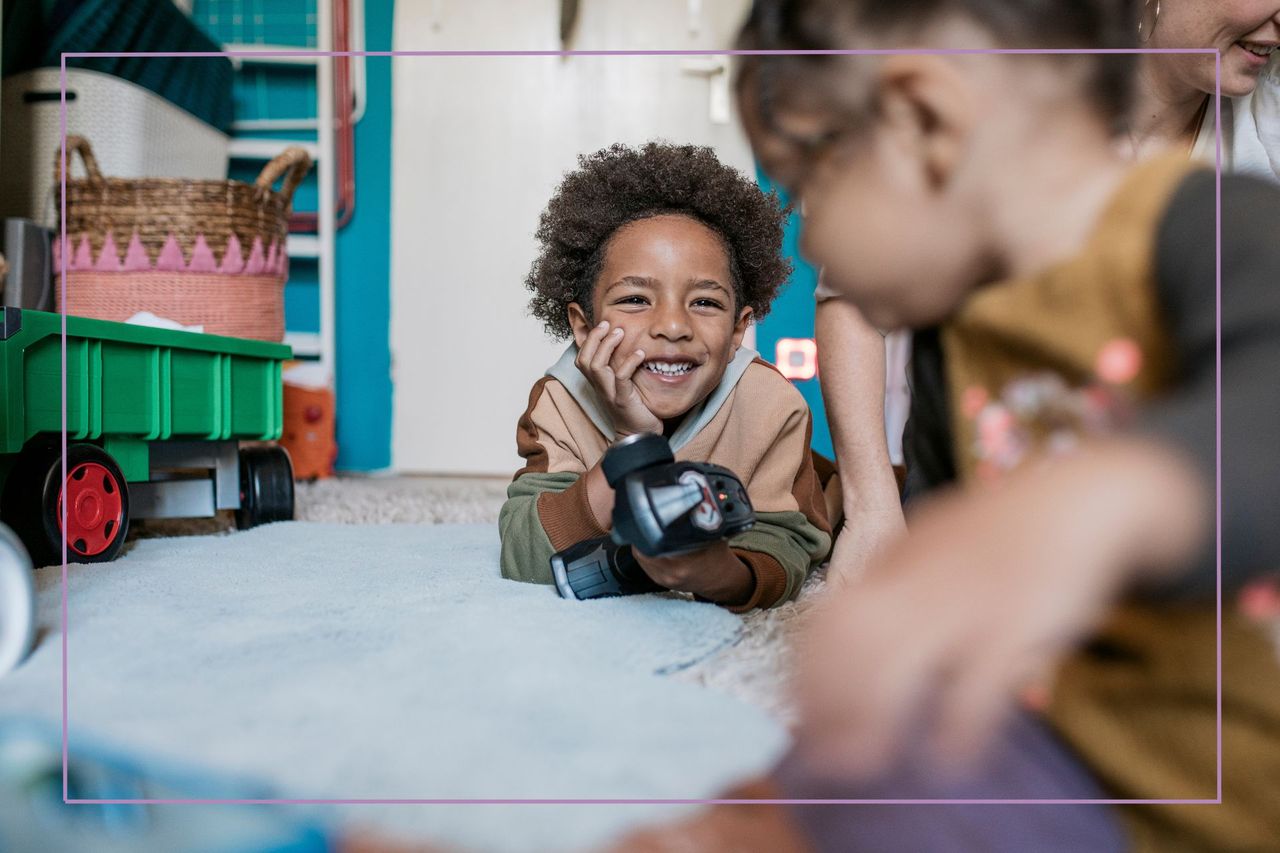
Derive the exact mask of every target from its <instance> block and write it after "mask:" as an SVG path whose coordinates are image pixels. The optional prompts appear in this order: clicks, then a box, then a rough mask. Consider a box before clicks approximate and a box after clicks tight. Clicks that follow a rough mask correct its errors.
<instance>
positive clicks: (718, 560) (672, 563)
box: [635, 539, 754, 604]
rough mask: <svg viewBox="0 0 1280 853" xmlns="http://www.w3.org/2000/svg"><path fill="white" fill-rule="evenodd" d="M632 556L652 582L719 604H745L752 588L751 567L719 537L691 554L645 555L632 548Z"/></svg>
mask: <svg viewBox="0 0 1280 853" xmlns="http://www.w3.org/2000/svg"><path fill="white" fill-rule="evenodd" d="M635 558H636V562H638V563H639V564H640V568H642V569H644V573H645V574H646V575H648V576H649V577H650V578H652V579H653V581H654V583H657V584H659V585H660V586H665V587H666V588H667V589H674V590H676V591H678V592H691V593H694V594H695V595H700V596H702V597H703V598H707V599H710V600H711V601H715V602H718V603H721V604H738V603H745V602H746V601H747V599H749V598H750V597H751V593H752V591H753V589H754V587H753V584H754V578H753V577H752V574H751V570H750V569H748V568H747V566H746V564H744V563H743V562H742V561H741V560H739V559H738V558H737V557H735V556H734V554H733V551H732V550H731V549H730V548H729V543H728V542H725V541H724V540H723V539H722V540H720V541H719V542H713V543H712V544H711V545H708V546H707V547H706V548H702V549H700V550H698V551H694V552H693V553H691V554H678V555H676V556H673V557H646V556H645V555H644V554H641V553H640V551H639V550H636V551H635Z"/></svg>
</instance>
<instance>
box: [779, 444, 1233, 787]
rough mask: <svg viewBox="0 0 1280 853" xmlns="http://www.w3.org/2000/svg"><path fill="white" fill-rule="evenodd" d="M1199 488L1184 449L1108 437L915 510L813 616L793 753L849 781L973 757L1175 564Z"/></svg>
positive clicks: (1199, 526) (1187, 552) (1197, 523)
mask: <svg viewBox="0 0 1280 853" xmlns="http://www.w3.org/2000/svg"><path fill="white" fill-rule="evenodd" d="M1207 491H1208V490H1207V488H1206V487H1205V485H1204V484H1203V483H1201V481H1200V480H1199V478H1198V477H1197V476H1196V475H1195V473H1194V472H1193V471H1192V469H1191V467H1190V465H1189V464H1188V463H1187V462H1185V461H1184V460H1183V459H1182V457H1181V456H1179V455H1176V454H1175V453H1173V452H1171V451H1166V450H1165V449H1163V448H1161V447H1157V446H1154V445H1152V444H1150V443H1147V442H1141V441H1136V440H1123V441H1118V440H1117V441H1108V442H1106V443H1104V444H1099V445H1097V446H1093V447H1087V448H1082V449H1081V450H1079V451H1078V452H1076V453H1074V454H1072V455H1070V456H1067V457H1061V458H1055V459H1053V460H1048V461H1044V462H1041V463H1038V464H1035V465H1032V466H1028V467H1027V468H1025V469H1022V470H1019V471H1016V472H1014V473H1012V474H1010V475H1009V476H1008V477H1007V478H1005V479H1004V480H1002V481H1000V482H998V483H996V484H994V485H992V484H984V485H983V486H981V487H975V488H972V489H968V490H964V491H952V492H950V493H946V494H940V496H939V497H937V498H934V499H932V500H930V501H928V502H926V504H925V505H924V506H922V507H920V509H919V510H918V511H917V512H915V513H914V514H913V515H912V516H911V519H910V534H909V535H908V536H906V537H904V538H903V539H901V540H899V541H897V542H896V543H895V544H893V545H892V546H891V547H890V548H889V549H888V550H886V551H885V552H884V553H883V554H881V555H880V556H879V557H877V558H876V560H875V563H874V565H873V566H872V567H871V568H870V569H869V570H868V571H867V573H866V574H865V575H863V576H862V577H861V578H859V579H857V580H856V581H854V582H852V583H848V584H846V585H844V587H843V588H842V589H835V590H833V591H832V593H831V594H830V595H829V596H828V597H827V598H826V599H825V600H824V601H823V602H822V603H821V604H820V605H819V606H818V607H816V608H815V610H814V611H813V613H812V617H811V619H812V621H811V622H810V624H809V626H808V628H807V630H806V632H805V634H804V635H803V638H802V640H801V648H800V656H799V657H800V660H801V667H800V671H799V673H798V676H797V683H796V688H797V690H798V692H799V696H798V698H799V702H800V706H801V714H802V723H801V731H800V733H799V741H798V747H797V750H798V754H799V756H800V758H801V759H802V760H804V761H806V762H808V763H809V764H810V765H811V766H812V767H813V768H814V769H815V770H817V771H819V772H828V773H835V774H839V775H841V776H845V777H849V778H851V779H869V778H872V777H874V776H876V775H878V774H880V773H881V772H883V771H885V770H887V769H889V768H890V766H891V765H892V763H893V762H894V761H895V760H898V759H900V758H901V757H902V756H904V755H906V754H908V753H910V754H912V755H914V756H919V755H921V754H923V755H925V756H926V757H927V760H929V761H930V762H931V763H932V762H936V763H937V766H938V767H939V768H940V769H945V768H960V767H962V766H964V765H965V764H966V763H967V762H968V761H970V760H972V759H975V758H977V757H978V756H979V755H980V754H981V753H982V751H983V749H984V747H985V746H986V745H987V744H988V743H989V741H990V738H991V736H992V734H993V733H994V730H995V728H996V727H997V726H998V725H999V723H1000V721H1001V719H1002V716H1003V714H1004V713H1006V712H1007V711H1008V710H1009V709H1010V707H1011V706H1012V705H1013V703H1014V702H1015V701H1016V699H1017V697H1018V695H1019V694H1020V693H1021V692H1023V691H1024V689H1026V688H1028V687H1031V686H1032V685H1034V684H1035V683H1036V682H1037V681H1038V680H1040V679H1042V678H1043V677H1044V676H1045V675H1046V674H1047V673H1048V672H1049V671H1050V670H1051V669H1052V667H1053V665H1054V664H1055V663H1056V662H1057V661H1058V660H1059V659H1060V658H1061V657H1062V656H1063V655H1064V654H1065V653H1067V652H1069V651H1070V650H1071V649H1072V648H1073V647H1074V646H1075V645H1076V644H1077V643H1078V642H1079V641H1080V640H1081V639H1082V638H1084V637H1085V636H1087V634H1088V633H1089V632H1090V630H1091V629H1092V628H1094V627H1095V626H1096V625H1097V624H1098V623H1099V622H1100V621H1101V619H1102V618H1103V617H1104V616H1105V614H1106V611H1107V608H1108V605H1109V604H1110V603H1111V602H1112V601H1114V600H1115V599H1116V598H1117V597H1118V596H1119V595H1120V594H1121V593H1122V592H1123V591H1125V590H1126V589H1128V588H1130V587H1131V586H1133V585H1135V584H1139V583H1142V584H1147V585H1157V584H1159V583H1160V581H1161V580H1162V579H1164V578H1167V577H1169V576H1171V575H1173V574H1174V573H1176V572H1178V571H1179V570H1182V569H1184V568H1185V566H1186V564H1187V562H1188V561H1189V559H1190V558H1191V556H1192V555H1193V554H1194V553H1195V551H1196V548H1197V546H1198V545H1199V543H1200V541H1201V538H1202V537H1203V536H1204V535H1205V532H1206V529H1207V524H1206V522H1207V521H1208V518H1209V513H1208V509H1207V507H1208V497H1209V496H1208V495H1207V494H1206V492H1207ZM908 737H909V738H911V741H910V742H908V740H907V738H908ZM921 738H923V742H922V741H921Z"/></svg>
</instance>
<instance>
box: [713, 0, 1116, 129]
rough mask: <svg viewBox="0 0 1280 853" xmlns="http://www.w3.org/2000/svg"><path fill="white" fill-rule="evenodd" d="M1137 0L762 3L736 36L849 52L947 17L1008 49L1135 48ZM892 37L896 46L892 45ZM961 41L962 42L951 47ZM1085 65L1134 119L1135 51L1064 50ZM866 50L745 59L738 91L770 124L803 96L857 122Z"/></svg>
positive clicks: (1108, 101) (741, 40) (1099, 98)
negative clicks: (856, 71)
mask: <svg viewBox="0 0 1280 853" xmlns="http://www.w3.org/2000/svg"><path fill="white" fill-rule="evenodd" d="M1139 3H1140V0H755V2H754V3H753V4H752V8H751V14H750V15H749V16H748V18H747V21H746V23H745V24H744V25H743V28H742V31H741V33H740V34H739V36H738V47H739V48H740V49H743V50H777V51H787V50H793V51H794V50H850V49H854V48H858V47H861V48H872V47H874V48H887V47H896V46H898V44H899V43H900V42H902V39H903V37H904V36H909V35H910V34H911V33H915V32H919V31H920V30H921V29H923V28H924V27H927V26H929V25H930V24H933V23H937V22H942V21H945V20H947V19H949V18H959V19H962V20H967V21H969V22H971V23H973V24H976V25H977V26H979V27H981V28H982V29H984V30H986V31H987V32H988V33H989V34H990V36H991V38H992V40H993V41H994V42H995V43H996V44H997V45H999V46H1000V47H1001V48H1021V49H1033V50H1034V49H1071V48H1082V49H1114V48H1131V47H1133V45H1134V39H1135V36H1134V33H1135V31H1136V27H1137V20H1138V8H1139ZM886 42H889V43H886ZM954 47H964V45H954ZM1059 58H1060V59H1061V60H1062V61H1063V62H1064V64H1066V63H1074V64H1075V65H1077V66H1079V65H1081V64H1082V63H1084V64H1087V72H1086V74H1085V75H1084V77H1083V90H1084V91H1083V94H1084V96H1085V97H1087V98H1088V99H1089V100H1091V101H1092V102H1093V105H1094V106H1095V107H1096V109H1097V111H1098V113H1099V115H1100V116H1101V117H1102V118H1103V119H1104V120H1106V121H1108V122H1109V123H1111V124H1112V126H1114V127H1115V128H1116V129H1117V130H1119V129H1120V128H1121V127H1123V125H1124V122H1125V121H1126V119H1127V116H1128V112H1129V109H1130V104H1131V100H1132V89H1133V79H1134V76H1135V69H1136V66H1137V63H1136V61H1135V57H1134V56H1133V55H1132V54H1091V55H1074V56H1073V55H1065V56H1061V57H1059ZM860 60H862V57H849V56H840V55H807V56H804V55H801V56H796V55H792V56H758V55H755V56H746V57H743V61H742V62H741V63H740V64H739V76H738V86H739V92H740V94H741V95H743V96H744V97H746V98H748V99H749V101H750V102H751V103H753V104H754V105H755V108H756V109H757V111H758V112H759V114H760V118H761V119H762V121H763V122H764V124H765V126H766V127H769V128H771V129H775V130H776V127H774V125H773V119H774V116H775V115H776V110H778V109H780V108H782V107H783V106H791V105H794V104H795V103H796V101H797V99H801V101H802V102H804V103H807V104H808V105H810V106H812V105H813V104H815V103H819V104H820V105H821V106H822V107H824V108H826V109H828V110H830V109H833V108H834V109H835V110H837V111H838V114H840V117H841V118H842V119H844V120H845V121H847V122H850V123H853V122H857V121H861V120H865V118H866V116H867V112H868V110H869V109H870V106H871V104H870V103H869V97H870V94H869V92H868V91H866V90H865V87H864V89H863V90H862V91H859V87H858V86H857V84H856V83H855V82H854V79H853V78H852V77H851V76H850V75H849V74H847V73H841V72H842V71H845V70H847V67H849V66H853V65H857V64H858V62H859V61H860Z"/></svg>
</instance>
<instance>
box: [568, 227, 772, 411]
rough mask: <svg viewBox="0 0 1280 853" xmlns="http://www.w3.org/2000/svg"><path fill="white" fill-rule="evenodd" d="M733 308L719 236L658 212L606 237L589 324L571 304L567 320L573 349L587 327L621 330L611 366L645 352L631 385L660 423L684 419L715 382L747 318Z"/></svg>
mask: <svg viewBox="0 0 1280 853" xmlns="http://www.w3.org/2000/svg"><path fill="white" fill-rule="evenodd" d="M734 303H735V299H734V295H733V280H732V278H731V276H730V272H729V256H728V253H727V252H726V250H725V246H724V243H723V242H722V241H721V239H720V236H719V235H718V234H717V233H716V232H715V231H713V230H711V229H710V228H708V227H707V226H705V225H703V224H702V223H701V222H698V221H697V220H694V219H692V218H690V217H687V216H679V215H661V216H653V217H649V218H648V219H641V220H638V221H636V222H631V223H628V224H627V225H624V226H623V227H621V228H619V229H618V230H617V231H616V232H615V233H614V234H613V236H612V237H610V238H609V243H608V245H607V247H606V249H605V256H604V265H603V267H602V269H601V271H600V275H599V277H598V278H597V279H596V285H595V292H594V294H593V297H592V305H591V317H592V320H591V321H589V320H588V319H587V315H586V312H585V311H583V308H582V306H580V305H578V304H577V303H576V302H575V303H572V304H570V305H569V323H570V325H571V326H572V327H573V336H574V339H575V340H576V341H577V343H578V346H582V344H583V342H584V341H585V340H586V337H587V334H588V333H589V332H590V331H591V328H592V323H593V322H594V323H599V322H601V321H602V320H607V321H608V322H609V325H610V326H613V327H616V328H621V329H622V330H623V338H622V342H621V343H620V344H619V345H618V347H617V349H616V350H615V355H614V358H613V362H614V363H615V364H617V363H620V362H621V361H622V360H623V359H625V358H626V357H627V356H629V355H630V354H631V353H633V352H635V351H636V350H643V351H644V353H645V360H644V363H643V364H642V365H641V366H640V368H639V369H638V370H636V372H635V375H634V376H633V377H632V381H633V382H634V383H635V386H636V389H637V390H638V391H639V393H640V396H641V398H642V399H643V400H644V402H645V404H646V405H647V406H648V408H649V410H650V411H651V412H653V414H654V416H655V417H657V418H659V419H661V420H664V421H665V420H670V419H673V418H677V417H680V416H682V415H684V414H685V413H686V412H688V411H689V410H690V409H692V408H693V407H694V406H696V405H698V404H699V403H701V402H702V401H703V400H704V399H706V398H707V397H708V396H709V395H710V394H711V392H712V391H713V390H715V387H716V386H717V385H718V384H719V383H720V379H721V377H723V376H724V371H725V368H726V367H727V366H728V364H729V362H730V361H731V360H732V359H733V356H734V353H735V352H736V351H737V349H738V347H739V346H740V345H741V344H742V336H743V335H744V334H745V333H746V330H747V323H748V320H749V318H750V317H751V309H750V308H749V307H745V308H737V307H736V306H735V304H734Z"/></svg>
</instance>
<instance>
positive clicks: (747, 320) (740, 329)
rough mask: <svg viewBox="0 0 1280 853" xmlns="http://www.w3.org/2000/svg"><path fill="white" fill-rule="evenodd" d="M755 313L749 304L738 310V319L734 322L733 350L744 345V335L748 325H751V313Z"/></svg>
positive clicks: (735, 350)
mask: <svg viewBox="0 0 1280 853" xmlns="http://www.w3.org/2000/svg"><path fill="white" fill-rule="evenodd" d="M753 313H755V312H754V311H752V310H751V306H750V305H748V306H746V307H745V308H743V309H742V310H741V311H739V312H738V321H737V322H736V323H734V324H733V350H734V352H737V351H738V348H739V347H741V346H742V337H743V336H744V335H745V334H746V333H747V326H749V325H751V315H752V314H753Z"/></svg>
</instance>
